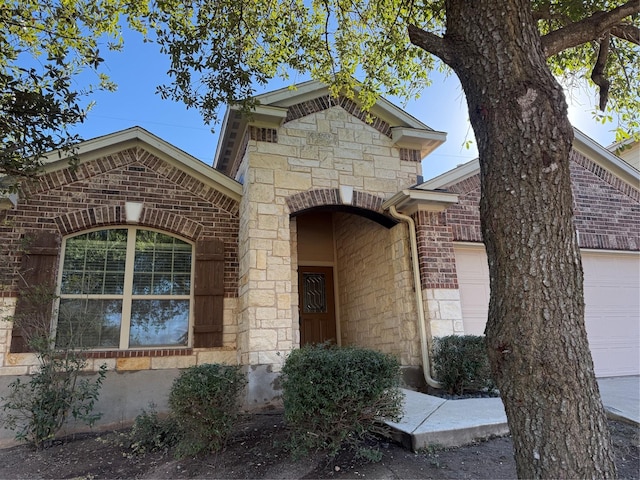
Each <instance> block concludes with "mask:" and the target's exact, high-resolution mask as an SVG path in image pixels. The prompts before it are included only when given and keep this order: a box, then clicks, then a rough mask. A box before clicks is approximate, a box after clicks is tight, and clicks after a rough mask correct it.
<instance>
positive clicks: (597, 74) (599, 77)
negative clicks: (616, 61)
mask: <svg viewBox="0 0 640 480" xmlns="http://www.w3.org/2000/svg"><path fill="white" fill-rule="evenodd" d="M610 38H611V36H610V35H609V32H607V33H606V34H605V35H604V37H603V38H602V40H600V50H599V51H598V60H596V64H595V65H594V66H593V71H592V72H591V80H593V83H595V84H596V85H598V86H599V87H600V104H599V107H600V110H602V111H603V112H604V109H605V108H606V107H607V101H608V100H609V86H610V85H611V82H609V80H607V77H606V76H605V71H604V70H605V67H606V65H607V57H608V56H609V41H610Z"/></svg>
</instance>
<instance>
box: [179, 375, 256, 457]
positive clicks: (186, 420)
mask: <svg viewBox="0 0 640 480" xmlns="http://www.w3.org/2000/svg"><path fill="white" fill-rule="evenodd" d="M245 384H246V380H245V377H244V375H243V374H242V372H241V371H240V367H237V366H229V365H220V364H206V365H198V366H195V367H190V368H188V369H186V370H185V371H183V372H182V373H181V374H180V376H179V377H178V378H176V380H175V381H174V382H173V385H172V386H171V391H170V393H169V406H170V407H171V415H172V417H173V419H174V420H175V422H176V424H177V427H178V429H179V430H180V432H181V436H180V440H179V442H178V445H177V447H176V455H177V456H178V457H184V456H189V455H196V454H198V453H200V452H202V451H204V450H209V451H217V450H220V449H221V448H222V447H223V446H224V444H225V442H226V440H227V438H228V436H229V434H230V433H231V431H232V429H233V426H234V425H235V423H236V421H237V419H238V416H239V412H240V408H239V407H240V405H239V403H240V402H239V400H240V394H241V393H242V391H243V389H244V386H245Z"/></svg>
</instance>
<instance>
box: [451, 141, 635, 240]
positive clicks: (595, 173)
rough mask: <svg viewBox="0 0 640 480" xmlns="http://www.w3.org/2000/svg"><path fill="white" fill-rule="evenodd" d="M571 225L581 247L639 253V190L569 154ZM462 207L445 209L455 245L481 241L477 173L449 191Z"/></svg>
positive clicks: (578, 156) (577, 156)
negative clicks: (572, 202)
mask: <svg viewBox="0 0 640 480" xmlns="http://www.w3.org/2000/svg"><path fill="white" fill-rule="evenodd" d="M570 161H571V163H570V170H571V182H572V187H573V197H574V222H575V226H576V229H577V230H578V232H579V243H580V247H582V248H594V249H603V250H640V191H639V190H638V189H637V188H633V187H632V186H630V185H629V184H627V183H625V182H623V181H622V180H620V179H619V178H617V177H616V176H615V175H613V174H612V173H610V172H609V171H607V170H605V169H603V168H602V167H601V166H599V165H598V164H596V163H594V162H593V161H591V160H589V159H588V158H587V157H585V156H584V155H582V154H581V153H579V152H576V151H575V150H574V151H572V152H571V156H570ZM449 191H451V192H455V193H459V194H460V203H459V204H458V205H453V206H451V207H449V208H448V209H447V211H446V222H447V225H449V226H450V227H451V229H452V232H453V239H454V240H455V241H467V242H481V241H482V235H481V233H480V210H479V203H480V175H479V174H478V175H475V176H474V177H471V178H468V179H466V180H464V181H462V182H460V183H458V184H455V185H452V186H450V187H449Z"/></svg>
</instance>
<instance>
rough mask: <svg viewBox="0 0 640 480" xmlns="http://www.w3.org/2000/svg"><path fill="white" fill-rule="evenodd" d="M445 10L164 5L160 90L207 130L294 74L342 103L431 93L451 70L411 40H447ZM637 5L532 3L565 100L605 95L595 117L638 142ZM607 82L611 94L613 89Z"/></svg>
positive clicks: (348, 3)
mask: <svg viewBox="0 0 640 480" xmlns="http://www.w3.org/2000/svg"><path fill="white" fill-rule="evenodd" d="M446 3H447V2H444V1H441V0H440V1H435V2H431V1H430V2H414V1H411V2H407V1H404V0H400V1H398V0H395V1H392V2H389V1H383V0H313V1H310V2H309V1H304V0H277V1H275V0H242V1H237V0H220V1H216V2H209V1H206V0H190V1H186V2H183V1H179V0H166V1H163V2H158V3H157V4H156V5H155V8H152V10H151V13H150V17H149V21H150V25H151V27H152V28H153V29H154V30H155V32H156V34H157V41H158V43H159V44H160V47H161V50H162V51H163V52H164V53H166V54H168V55H169V57H170V58H171V69H170V70H169V72H168V73H169V76H170V78H171V82H170V83H168V84H165V85H163V86H161V87H160V89H159V91H160V93H161V94H162V96H163V97H165V98H173V99H175V100H178V101H182V102H184V103H185V104H186V105H187V106H189V107H195V108H198V109H199V110H200V111H201V112H202V114H203V117H204V118H205V120H207V121H210V120H214V119H216V115H217V111H218V109H219V107H220V106H221V105H224V104H234V103H243V104H244V105H245V107H250V106H251V104H250V101H249V103H247V99H249V98H250V97H251V94H252V93H253V91H254V87H255V86H256V85H261V84H266V83H267V82H268V81H269V80H270V79H272V78H274V77H280V78H283V79H288V78H289V76H290V75H292V74H294V75H295V74H296V73H301V74H302V73H306V72H310V73H311V75H312V77H313V78H316V79H319V80H323V81H325V82H327V83H329V84H330V85H332V88H333V91H334V93H337V92H338V91H341V93H343V94H345V93H346V94H347V95H358V96H359V97H360V98H359V99H360V101H362V102H363V104H364V105H365V106H367V105H369V106H370V105H372V104H373V103H374V102H375V99H376V97H377V95H379V94H380V93H384V94H388V95H397V96H401V97H408V98H410V97H416V96H418V95H419V93H420V92H421V90H422V89H423V87H424V86H426V85H428V83H429V73H430V71H432V70H433V69H443V70H446V69H447V67H446V65H445V64H443V63H442V62H440V61H439V60H438V59H436V57H434V56H433V55H432V54H431V53H429V52H428V51H426V50H425V49H424V48H418V47H416V46H415V45H414V44H415V43H417V42H415V41H414V38H413V37H412V36H411V35H410V33H411V32H410V31H411V30H412V29H419V30H422V31H423V32H426V34H428V35H433V36H438V37H441V36H442V37H443V38H446V29H447V16H446V8H447V4H446ZM632 4H633V2H629V3H627V4H624V3H623V2H620V1H618V2H605V1H601V0H600V1H596V0H592V1H589V2H584V1H580V0H571V1H549V0H536V1H532V2H531V9H532V12H533V15H534V18H535V19H536V20H537V22H538V27H539V31H540V34H541V35H542V36H543V41H544V40H545V39H546V43H550V44H552V45H551V47H552V48H550V49H549V50H548V52H549V53H548V55H547V56H548V62H549V67H550V68H551V70H552V72H553V73H554V74H555V75H556V76H557V77H558V78H560V79H561V81H562V82H563V83H564V84H565V85H566V86H567V87H568V88H569V89H587V90H589V91H592V92H593V90H594V89H595V88H596V87H597V86H599V88H600V90H602V91H604V90H607V92H608V93H607V95H605V98H608V102H605V101H603V102H598V103H601V107H602V109H603V110H604V111H602V112H600V113H597V116H598V118H599V119H611V118H613V117H612V116H613V115H614V113H617V118H618V121H619V123H618V127H619V135H620V137H621V138H623V137H625V136H627V135H629V134H630V133H632V132H637V131H638V127H639V123H638V122H639V120H640V117H639V115H640V114H639V112H640V97H639V96H638V94H637V92H638V91H640V71H639V65H640V49H639V48H638V43H639V42H640V35H639V34H638V25H640V18H639V17H638V14H637V11H638V9H639V7H638V6H637V3H636V5H635V7H634V6H633V5H632ZM620 5H624V6H625V7H626V9H627V11H629V12H631V14H629V13H627V14H626V15H625V16H624V17H622V18H620V19H618V18H616V19H615V21H611V22H610V23H611V25H610V26H608V28H604V27H602V26H600V27H597V26H595V23H596V22H594V19H596V20H598V19H602V18H604V17H606V16H607V12H608V11H612V10H614V7H618V6H620ZM499 8H500V4H499V2H496V10H498V9H499ZM634 12H635V13H634ZM576 26H578V27H579V28H576ZM576 30H579V31H582V30H588V32H589V34H590V35H589V34H587V35H585V34H581V35H576V34H574V32H575V31H576ZM461 41H462V40H461ZM546 43H545V46H546ZM605 50H606V54H605ZM601 52H603V53H602V54H601ZM592 72H595V77H594V78H595V80H594V79H592ZM594 81H595V82H597V85H596V83H594ZM356 82H357V83H356ZM605 82H609V85H610V86H608V87H606V88H605V87H604V86H603V85H606V83H605ZM594 99H595V96H594ZM594 114H595V112H594Z"/></svg>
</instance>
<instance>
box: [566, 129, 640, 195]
mask: <svg viewBox="0 0 640 480" xmlns="http://www.w3.org/2000/svg"><path fill="white" fill-rule="evenodd" d="M573 131H574V141H573V148H574V149H576V150H577V151H578V152H580V153H582V154H583V155H584V156H586V157H587V158H589V159H590V160H592V161H594V162H596V163H597V164H598V165H600V166H601V167H602V168H604V169H606V170H608V171H610V172H611V173H613V174H614V175H616V176H617V177H618V178H620V179H621V180H623V181H624V182H626V183H628V184H629V185H631V186H632V187H634V188H639V187H640V172H639V171H638V170H636V169H635V168H633V167H632V166H631V165H629V164H628V163H627V162H625V161H624V160H622V159H621V158H619V157H618V156H617V155H615V154H614V153H612V152H610V151H609V150H607V149H606V148H605V147H603V146H602V145H600V144H599V143H598V142H596V141H595V140H593V139H592V138H590V137H588V136H587V135H585V134H584V133H582V132H581V131H580V130H578V129H577V128H574V129H573Z"/></svg>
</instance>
